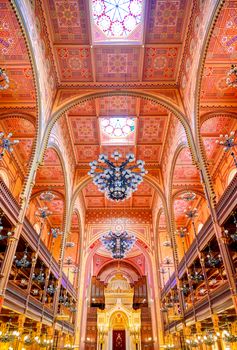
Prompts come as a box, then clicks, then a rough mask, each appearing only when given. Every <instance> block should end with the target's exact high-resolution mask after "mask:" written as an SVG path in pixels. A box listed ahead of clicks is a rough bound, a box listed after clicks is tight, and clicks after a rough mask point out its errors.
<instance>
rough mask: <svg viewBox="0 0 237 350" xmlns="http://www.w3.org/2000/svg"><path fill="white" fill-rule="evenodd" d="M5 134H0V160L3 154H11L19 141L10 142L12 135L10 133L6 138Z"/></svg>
mask: <svg viewBox="0 0 237 350" xmlns="http://www.w3.org/2000/svg"><path fill="white" fill-rule="evenodd" d="M4 135H5V133H4V132H0V160H1V159H2V158H3V156H4V153H5V152H9V153H12V152H13V148H12V147H13V146H14V145H16V144H17V143H19V140H13V141H11V137H12V133H11V132H10V133H9V134H8V135H7V136H6V137H4Z"/></svg>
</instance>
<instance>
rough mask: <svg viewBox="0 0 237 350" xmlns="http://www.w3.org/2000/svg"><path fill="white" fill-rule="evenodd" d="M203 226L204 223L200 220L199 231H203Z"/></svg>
mask: <svg viewBox="0 0 237 350" xmlns="http://www.w3.org/2000/svg"><path fill="white" fill-rule="evenodd" d="M202 228H203V223H202V222H200V223H199V224H198V233H199V232H200V231H201V229H202Z"/></svg>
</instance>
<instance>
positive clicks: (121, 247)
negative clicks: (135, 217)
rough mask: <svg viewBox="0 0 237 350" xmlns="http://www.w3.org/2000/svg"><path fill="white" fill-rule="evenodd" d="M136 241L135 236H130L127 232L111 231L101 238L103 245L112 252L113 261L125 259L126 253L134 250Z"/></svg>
mask: <svg viewBox="0 0 237 350" xmlns="http://www.w3.org/2000/svg"><path fill="white" fill-rule="evenodd" d="M135 241H136V238H135V236H133V235H132V236H129V235H128V233H127V232H126V231H124V232H112V231H110V232H109V233H108V234H107V235H104V236H102V237H101V242H102V244H103V245H104V247H105V248H106V249H107V250H108V251H109V252H111V255H112V257H113V259H123V258H124V257H125V255H126V253H127V252H128V251H129V250H131V249H132V247H133V245H134V243H135Z"/></svg>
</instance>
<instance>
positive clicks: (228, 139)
mask: <svg viewBox="0 0 237 350" xmlns="http://www.w3.org/2000/svg"><path fill="white" fill-rule="evenodd" d="M216 143H217V144H219V145H221V146H223V147H224V151H225V152H228V151H230V150H231V152H230V155H231V156H232V157H233V160H234V164H235V166H236V167H237V157H236V155H235V152H234V151H233V150H232V149H233V148H234V147H235V146H237V143H236V142H235V131H231V132H230V134H229V135H228V134H226V135H225V136H223V135H220V140H216Z"/></svg>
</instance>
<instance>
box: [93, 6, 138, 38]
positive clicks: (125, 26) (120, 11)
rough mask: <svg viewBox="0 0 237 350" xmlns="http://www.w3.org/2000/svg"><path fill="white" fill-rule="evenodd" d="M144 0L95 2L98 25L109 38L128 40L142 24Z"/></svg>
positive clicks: (94, 9)
mask: <svg viewBox="0 0 237 350" xmlns="http://www.w3.org/2000/svg"><path fill="white" fill-rule="evenodd" d="M143 1H144V0H93V2H92V12H93V18H94V21H95V23H96V25H97V26H98V27H99V28H100V30H101V31H102V32H103V33H104V34H105V35H106V36H107V37H108V38H123V39H124V38H126V37H127V36H128V35H129V34H130V33H131V32H132V31H133V30H134V29H135V28H136V26H137V25H138V24H139V23H140V22H141V13H142V3H143Z"/></svg>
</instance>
